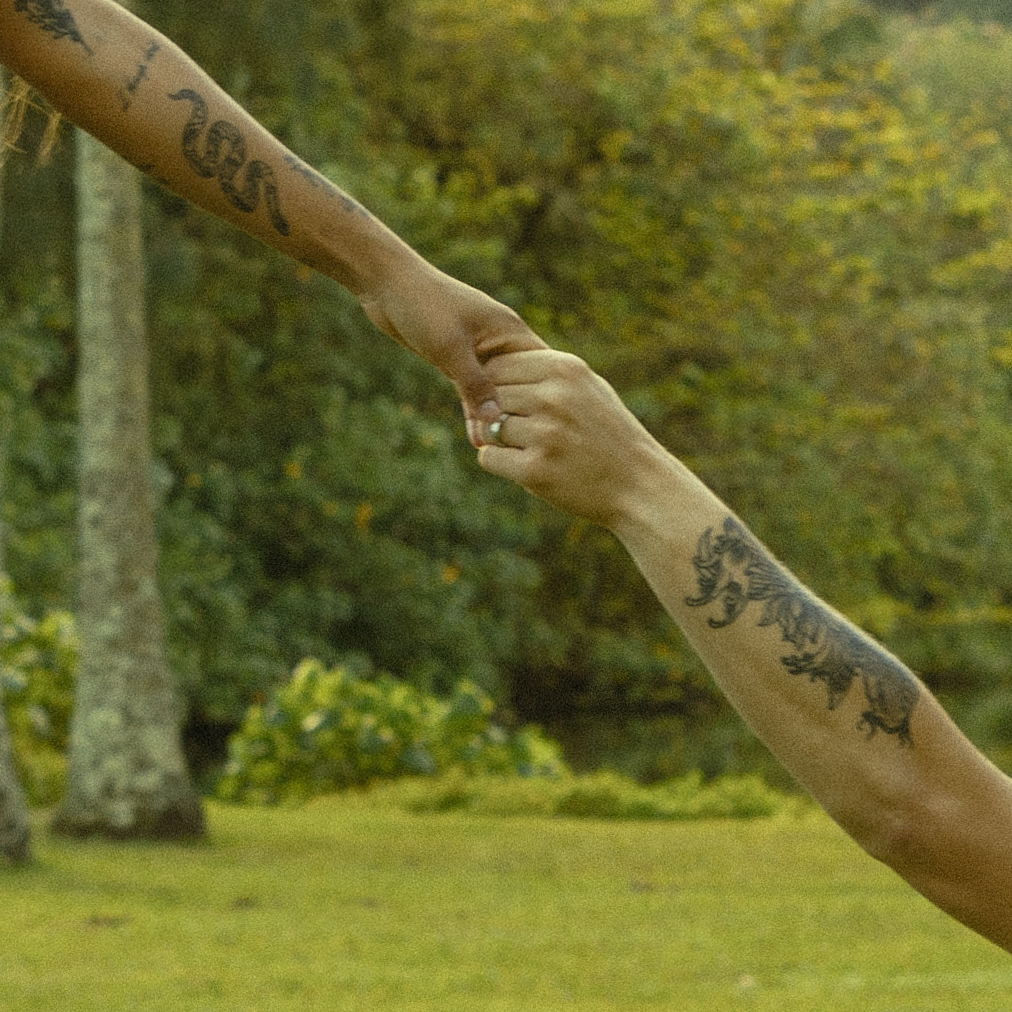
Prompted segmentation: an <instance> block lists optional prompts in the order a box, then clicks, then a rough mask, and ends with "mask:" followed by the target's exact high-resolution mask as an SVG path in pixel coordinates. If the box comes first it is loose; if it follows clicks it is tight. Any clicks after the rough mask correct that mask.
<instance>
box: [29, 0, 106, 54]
mask: <svg viewBox="0 0 1012 1012" xmlns="http://www.w3.org/2000/svg"><path fill="white" fill-rule="evenodd" d="M14 10H16V11H18V12H19V13H20V14H24V15H25V17H27V18H28V20H29V21H30V22H31V23H32V24H33V25H38V26H39V27H40V28H41V29H42V30H43V31H44V32H45V33H46V34H47V35H51V36H52V37H53V38H54V39H70V41H71V42H76V43H77V44H78V45H79V46H83V47H84V49H85V51H86V52H87V53H88V54H89V55H91V49H90V48H89V46H88V43H87V42H85V41H84V37H83V36H82V35H81V32H80V31H79V30H78V27H77V22H76V21H75V20H74V15H73V14H71V13H70V11H69V10H67V8H66V7H65V6H64V5H63V0H14Z"/></svg>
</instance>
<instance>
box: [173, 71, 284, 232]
mask: <svg viewBox="0 0 1012 1012" xmlns="http://www.w3.org/2000/svg"><path fill="white" fill-rule="evenodd" d="M169 98H170V99H173V100H174V101H177V102H181V101H187V102H189V103H190V105H191V109H192V111H191V115H190V119H189V121H188V122H187V124H186V126H185V127H184V128H183V155H184V156H185V158H186V160H187V162H188V163H189V165H190V168H191V169H193V171H194V172H196V173H197V175H198V176H202V177H203V178H204V179H217V180H218V185H219V186H220V187H221V191H222V193H224V194H225V196H226V197H227V198H228V200H229V202H230V203H231V204H232V206H233V207H235V208H237V209H238V210H240V211H244V212H246V213H247V214H252V212H254V211H255V210H256V209H257V208H258V207H259V206H260V196H261V190H262V192H263V199H264V203H265V204H266V206H267V214H268V216H269V217H270V220H271V224H272V225H273V226H274V228H275V230H276V231H277V232H279V233H280V234H281V235H288V234H289V232H290V231H291V228H290V226H289V224H288V220H287V219H286V218H285V216H284V214H283V213H282V211H281V201H280V199H279V196H278V187H277V183H276V182H275V181H274V170H273V169H272V168H271V167H270V166H269V165H268V164H267V163H266V162H261V161H259V160H256V159H255V160H253V161H251V162H247V161H246V138H245V137H244V136H243V134H242V132H241V131H240V130H239V128H238V127H237V126H236V125H235V124H234V123H229V122H228V120H224V119H219V120H216V121H215V122H214V123H212V124H211V126H210V127H209V128H207V103H206V102H205V101H204V99H203V97H202V96H201V95H199V94H198V93H197V92H195V91H194V90H193V89H192V88H183V89H182V90H181V91H177V92H176V93H175V94H173V95H169ZM205 128H207V135H206V137H204V152H203V154H201V152H200V139H201V136H202V135H203V134H204V129H205ZM244 166H245V170H244V172H243V177H242V178H243V188H242V189H239V187H238V186H236V184H235V179H236V176H237V175H239V171H240V170H241V169H243V167H244Z"/></svg>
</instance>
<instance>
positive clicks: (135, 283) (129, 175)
mask: <svg viewBox="0 0 1012 1012" xmlns="http://www.w3.org/2000/svg"><path fill="white" fill-rule="evenodd" d="M77 142H78V169H77V173H78V199H79V208H78V215H79V229H80V231H79V237H78V342H79V356H80V357H79V363H78V411H79V429H80V484H79V506H78V527H79V537H80V602H79V607H78V615H79V629H80V640H81V654H80V662H79V671H78V676H77V685H76V689H75V698H74V713H73V717H72V720H71V727H70V746H69V752H68V764H67V794H66V797H65V799H64V801H63V803H62V805H61V807H60V809H59V811H58V812H57V814H56V817H55V818H54V821H53V829H54V831H55V832H57V833H61V834H64V835H74V836H84V835H91V834H100V835H103V836H107V837H113V838H148V839H166V838H175V839H180V838H183V839H185V838H192V837H197V836H201V835H202V834H203V832H204V818H203V812H202V809H201V806H200V802H199V799H198V798H197V795H196V792H195V791H194V789H193V786H192V784H191V781H190V777H189V774H188V771H187V769H186V762H185V760H184V757H183V751H182V745H181V737H180V728H181V718H182V711H181V705H180V699H179V693H178V690H177V686H176V684H175V680H174V678H173V676H172V674H171V672H170V671H169V667H168V663H167V660H166V653H165V638H164V631H163V614H162V603H161V597H160V594H159V590H158V584H157V579H156V565H157V549H156V544H155V535H154V503H153V496H152V491H151V481H150V471H151V459H150V442H149V433H148V428H149V426H148V386H147V383H148V377H147V370H148V359H147V345H146V336H145V328H144V271H143V265H142V252H143V251H142V240H141V221H140V216H141V191H140V180H139V178H138V176H137V173H136V172H135V170H133V169H131V168H130V167H129V166H128V165H127V164H126V163H125V162H123V161H122V160H121V159H119V158H118V157H117V156H116V155H114V154H113V153H112V152H111V151H109V150H108V149H107V148H105V147H103V146H102V145H101V144H99V143H98V142H97V141H95V140H94V139H93V138H91V137H89V136H87V135H86V134H84V133H82V132H78V135H77Z"/></svg>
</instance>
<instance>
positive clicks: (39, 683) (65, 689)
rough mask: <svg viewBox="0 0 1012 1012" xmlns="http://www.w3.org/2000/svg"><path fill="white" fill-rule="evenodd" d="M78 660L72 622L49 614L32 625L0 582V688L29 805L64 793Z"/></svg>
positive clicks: (6, 584) (5, 583) (1, 580)
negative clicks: (66, 750) (69, 728)
mask: <svg viewBox="0 0 1012 1012" xmlns="http://www.w3.org/2000/svg"><path fill="white" fill-rule="evenodd" d="M77 657H78V646H77V636H76V633H75V631H74V619H73V617H72V616H71V615H69V614H67V613H66V612H61V611H53V612H48V613H47V614H46V615H45V616H44V617H43V618H42V619H40V620H39V621H37V622H36V621H34V620H33V619H31V618H29V617H28V616H27V615H25V614H24V612H23V611H22V610H21V608H20V607H19V605H18V603H17V601H16V600H15V598H14V593H13V590H12V588H11V584H10V581H9V580H7V579H6V578H5V577H0V688H2V690H3V703H4V707H5V709H6V713H7V722H8V725H9V727H10V733H11V740H12V744H13V747H14V761H15V767H16V769H17V773H18V776H19V777H20V779H21V784H22V786H23V788H24V790H25V794H26V795H27V797H28V801H29V803H30V804H32V805H51V804H53V803H54V802H56V801H57V800H58V799H59V797H60V795H61V794H62V793H63V784H64V778H65V770H66V764H65V760H64V751H65V749H66V745H67V732H68V727H69V724H70V711H71V706H72V703H73V685H74V673H75V671H76V670H77Z"/></svg>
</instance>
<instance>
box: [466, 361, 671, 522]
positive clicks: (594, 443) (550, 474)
mask: <svg viewBox="0 0 1012 1012" xmlns="http://www.w3.org/2000/svg"><path fill="white" fill-rule="evenodd" d="M485 373H486V376H487V377H488V378H489V379H490V380H491V381H492V382H494V383H495V384H496V388H497V390H498V394H499V404H500V405H501V406H502V409H503V411H504V412H505V413H506V415H505V417H504V418H502V420H501V426H500V427H499V428H498V433H497V434H496V431H495V427H493V429H492V430H491V431H490V430H489V428H488V427H487V426H486V428H485V429H484V432H483V441H484V442H485V445H484V446H483V447H482V448H481V449H480V450H479V453H478V461H479V463H480V464H481V466H482V467H483V468H485V470H486V471H489V472H491V473H492V474H497V475H499V476H501V477H503V478H509V479H511V480H512V481H515V482H517V484H519V485H521V486H523V487H524V488H525V489H527V491H528V492H532V493H533V494H534V495H537V496H540V497H541V498H542V499H546V500H547V501H548V502H550V503H552V504H553V505H555V506H557V507H558V508H559V509H562V510H565V511H566V512H567V513H574V514H576V515H577V516H581V517H585V518H586V519H588V520H592V521H594V522H595V523H599V524H602V525H603V526H605V527H608V528H610V529H612V530H615V529H616V528H617V527H618V526H620V525H621V522H622V520H623V519H624V518H625V517H627V516H629V515H631V513H632V512H633V511H634V510H635V508H636V507H637V505H638V500H639V498H640V493H641V490H642V489H643V488H644V487H645V484H646V482H647V481H648V478H649V475H650V474H651V473H652V471H653V469H654V468H655V466H656V465H657V464H658V463H661V462H669V461H670V460H671V458H670V455H669V454H667V452H666V451H665V450H664V449H663V448H662V447H661V446H660V445H659V444H658V443H657V441H656V440H655V439H654V438H653V437H652V436H651V435H650V434H649V433H648V432H647V431H646V429H644V428H643V426H642V425H640V423H639V422H638V421H637V420H636V418H635V417H634V416H633V415H632V413H631V412H630V411H629V409H628V408H626V406H625V405H624V404H623V403H622V401H621V400H620V399H619V397H618V394H616V393H615V391H614V390H613V389H612V387H611V386H610V385H609V384H608V383H607V382H606V381H605V380H603V379H602V378H601V377H600V376H598V375H597V374H596V373H595V372H593V370H592V369H591V368H590V367H589V366H588V365H587V364H586V363H585V362H584V361H583V360H582V359H579V358H577V357H576V356H575V355H568V354H565V353H564V352H558V351H553V350H551V349H546V350H536V351H529V352H520V353H518V354H506V355H499V356H497V357H496V358H493V359H492V360H491V361H490V362H489V363H488V365H487V366H486V369H485ZM663 466H667V465H666V464H664V465H663Z"/></svg>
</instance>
